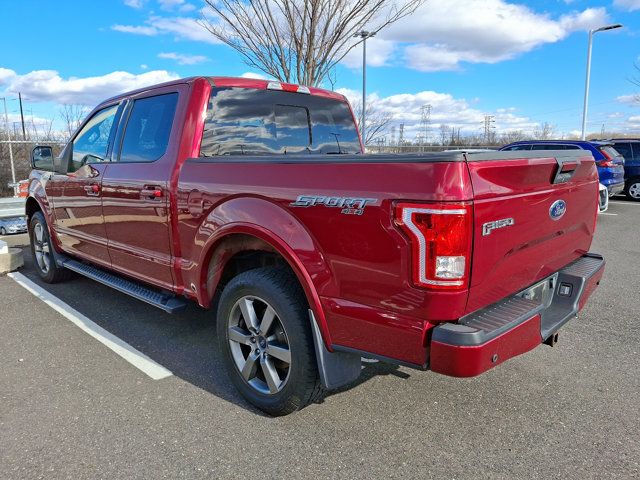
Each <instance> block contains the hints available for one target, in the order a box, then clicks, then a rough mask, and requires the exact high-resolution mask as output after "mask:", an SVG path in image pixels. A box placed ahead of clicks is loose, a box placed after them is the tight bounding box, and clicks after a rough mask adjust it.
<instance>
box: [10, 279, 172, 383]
mask: <svg viewBox="0 0 640 480" xmlns="http://www.w3.org/2000/svg"><path fill="white" fill-rule="evenodd" d="M7 276H8V277H10V278H12V279H13V280H15V281H16V282H17V283H18V284H19V285H20V286H22V287H24V288H25V289H26V290H28V291H29V292H31V293H32V294H33V295H35V296H36V297H38V298H39V299H40V300H42V301H43V302H44V303H46V304H47V305H49V306H50V307H51V308H53V309H54V310H55V311H56V312H58V313H60V314H61V315H62V316H64V317H66V318H67V320H69V321H71V322H72V323H73V324H75V325H76V326H77V327H78V328H80V329H81V330H82V331H84V332H85V333H87V334H89V335H91V336H92V337H93V338H95V339H96V340H98V341H99V342H100V343H102V344H103V345H105V346H106V347H108V348H110V349H111V350H113V351H114V352H115V353H117V354H118V355H120V356H121V357H122V358H124V359H125V360H126V361H127V362H129V363H130V364H131V365H133V366H134V367H136V368H138V369H140V370H141V371H142V372H144V373H146V374H147V375H149V376H150V377H151V378H152V379H154V380H161V379H163V378H167V377H170V376H171V375H173V373H171V371H169V370H167V369H166V368H164V367H163V366H162V365H160V364H159V363H156V362H154V361H153V360H151V359H150V358H149V357H147V356H146V355H145V354H144V353H142V352H139V351H138V350H136V349H135V348H133V347H132V346H131V345H129V344H128V343H126V342H125V341H123V340H121V339H119V338H118V337H116V336H115V335H113V334H112V333H109V332H107V331H106V330H105V329H104V328H102V327H101V326H100V325H98V324H96V323H94V322H92V321H91V320H89V318H87V317H86V316H85V315H83V314H82V313H80V312H78V311H77V310H76V309H74V308H72V307H71V306H69V305H67V304H66V303H64V302H63V301H62V300H60V299H59V298H57V297H55V296H54V295H52V294H51V293H49V292H47V291H46V290H45V289H44V288H42V287H40V286H38V285H36V284H35V283H33V282H32V281H31V280H29V279H28V278H27V277H25V276H24V275H22V274H21V273H18V272H14V273H9V274H8V275H7Z"/></svg>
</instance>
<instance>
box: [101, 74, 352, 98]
mask: <svg viewBox="0 0 640 480" xmlns="http://www.w3.org/2000/svg"><path fill="white" fill-rule="evenodd" d="M205 78H206V79H208V80H209V81H210V82H211V83H212V84H213V86H214V87H238V88H255V89H258V90H267V88H268V86H269V84H270V83H273V82H277V81H276V80H263V79H257V78H244V77H210V76H200V77H186V78H177V79H175V80H171V81H169V82H163V83H158V84H155V85H149V86H147V87H143V88H138V89H136V90H130V91H128V92H124V93H121V94H119V95H114V96H113V97H110V98H108V99H106V100H104V101H102V102H100V104H99V105H103V104H105V103H110V102H113V101H114V100H119V99H121V98H125V97H130V96H132V95H137V94H139V93H143V92H147V91H149V90H153V89H156V88H160V87H168V86H171V85H180V84H185V83H186V84H191V83H193V82H194V81H196V80H198V79H205ZM277 83H280V84H281V85H282V86H283V87H285V90H286V89H287V88H292V87H298V86H299V85H296V84H292V83H285V82H277ZM307 88H308V89H309V91H310V92H311V95H318V96H321V97H326V98H332V99H334V100H338V101H342V102H346V101H347V98H346V97H345V96H344V95H342V94H340V93H337V92H332V91H331V90H324V89H322V88H316V87H307Z"/></svg>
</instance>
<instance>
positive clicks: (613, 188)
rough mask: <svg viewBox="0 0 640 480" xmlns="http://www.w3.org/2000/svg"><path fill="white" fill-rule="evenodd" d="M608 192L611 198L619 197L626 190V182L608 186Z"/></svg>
mask: <svg viewBox="0 0 640 480" xmlns="http://www.w3.org/2000/svg"><path fill="white" fill-rule="evenodd" d="M607 190H609V196H613V195H617V194H618V193H622V191H623V190H624V182H622V183H612V184H609V185H607Z"/></svg>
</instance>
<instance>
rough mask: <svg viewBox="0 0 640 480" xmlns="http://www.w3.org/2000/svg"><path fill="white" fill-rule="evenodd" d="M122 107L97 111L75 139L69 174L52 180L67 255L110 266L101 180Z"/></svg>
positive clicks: (57, 228)
mask: <svg viewBox="0 0 640 480" xmlns="http://www.w3.org/2000/svg"><path fill="white" fill-rule="evenodd" d="M118 108H119V105H118V104H115V105H111V106H108V107H105V108H103V109H101V110H98V111H97V112H96V113H95V114H94V115H92V116H91V118H89V119H88V120H87V121H86V122H85V124H84V126H83V127H82V129H81V130H80V132H79V133H78V134H77V135H76V136H75V138H74V139H73V141H72V143H71V145H70V147H71V148H72V151H71V157H70V158H69V161H68V165H67V173H66V175H65V174H56V175H53V177H52V178H51V179H50V181H49V183H51V189H50V190H51V192H49V190H47V192H48V193H51V195H52V197H51V198H52V200H53V205H54V212H55V231H56V233H57V235H58V238H59V240H60V243H61V244H62V246H63V248H64V250H65V251H66V252H69V253H72V254H74V255H77V256H79V257H81V258H85V259H88V260H91V261H93V262H96V263H99V264H102V265H105V266H109V265H110V263H111V262H110V259H109V253H108V251H107V238H106V232H105V227H104V218H103V216H102V203H101V189H102V177H103V174H104V171H105V168H106V166H107V163H108V155H109V153H110V151H109V150H110V146H111V144H112V142H113V138H114V135H115V130H116V127H115V126H114V125H116V124H117V118H118V116H119V111H118Z"/></svg>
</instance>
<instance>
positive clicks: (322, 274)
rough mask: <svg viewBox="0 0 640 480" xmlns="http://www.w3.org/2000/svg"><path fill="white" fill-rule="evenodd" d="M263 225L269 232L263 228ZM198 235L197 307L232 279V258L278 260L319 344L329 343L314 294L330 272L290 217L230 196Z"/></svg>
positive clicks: (258, 202)
mask: <svg viewBox="0 0 640 480" xmlns="http://www.w3.org/2000/svg"><path fill="white" fill-rule="evenodd" d="M267 222H268V224H269V228H267V227H265V226H263V225H264V224H265V223H267ZM199 232H201V233H202V234H203V235H204V232H208V235H207V236H206V238H203V240H204V245H203V247H202V249H201V251H200V252H201V253H200V258H199V259H198V266H199V272H198V273H197V278H198V283H197V285H198V287H197V289H196V296H197V299H198V302H199V303H200V305H202V306H203V307H205V308H208V307H210V306H211V304H212V300H213V299H214V297H215V295H216V293H217V292H219V289H220V287H224V283H225V281H226V280H228V279H229V278H232V277H229V278H226V277H225V275H228V273H229V270H228V269H229V266H230V265H231V264H230V262H234V261H235V260H237V259H238V256H242V255H252V254H253V255H256V256H257V257H259V259H260V260H258V261H257V263H254V264H253V266H255V267H259V266H264V265H261V264H260V263H259V262H260V261H267V262H271V263H274V264H278V263H279V262H280V263H281V264H283V265H286V266H287V267H288V268H289V269H290V270H291V271H292V272H293V274H294V275H295V276H296V277H297V279H298V281H299V283H300V285H301V287H302V289H303V291H304V293H305V296H306V299H307V302H308V304H309V308H310V309H311V311H312V312H313V314H314V316H315V318H316V319H317V322H318V326H319V328H320V330H321V333H322V336H323V339H324V342H325V344H326V345H327V346H330V345H331V337H330V333H329V330H328V326H327V322H326V319H325V315H324V311H323V309H322V305H321V302H320V296H319V293H318V290H317V285H319V284H327V282H328V281H329V279H330V278H331V271H330V269H329V267H328V265H327V264H326V262H325V259H324V256H323V255H322V253H321V251H320V248H319V246H318V245H317V242H316V241H315V240H314V239H313V238H312V236H311V235H310V234H309V232H308V231H307V229H306V228H305V227H304V225H302V223H300V222H299V221H298V220H297V219H296V218H295V217H293V215H291V214H290V213H289V212H287V211H286V210H284V209H282V208H281V207H279V206H277V205H275V204H274V203H272V202H270V201H267V200H264V199H260V198H236V199H234V200H230V201H228V202H225V203H223V204H222V205H219V206H218V207H217V208H215V209H214V210H213V211H211V212H210V214H209V215H208V216H207V220H205V222H203V223H202V225H201V227H200V229H199ZM211 232H214V233H213V234H211ZM285 238H286V239H287V240H286V241H285ZM249 263H250V264H251V262H249ZM268 264H269V263H268ZM244 270H246V268H245V269H244ZM244 270H239V271H238V273H240V272H241V271H244Z"/></svg>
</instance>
